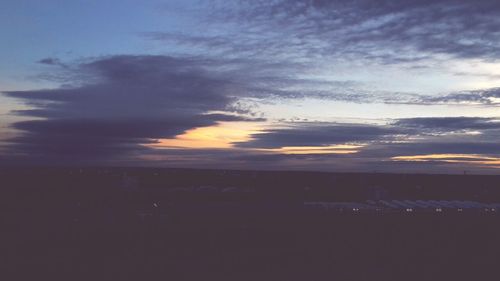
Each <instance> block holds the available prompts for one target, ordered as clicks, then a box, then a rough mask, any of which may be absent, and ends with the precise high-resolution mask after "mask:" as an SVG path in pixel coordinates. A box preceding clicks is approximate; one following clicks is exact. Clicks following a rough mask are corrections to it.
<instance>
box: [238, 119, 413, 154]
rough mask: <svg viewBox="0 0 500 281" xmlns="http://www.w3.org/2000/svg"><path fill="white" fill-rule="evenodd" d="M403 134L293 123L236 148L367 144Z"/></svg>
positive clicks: (376, 128)
mask: <svg viewBox="0 0 500 281" xmlns="http://www.w3.org/2000/svg"><path fill="white" fill-rule="evenodd" d="M402 133H404V132H403V130H400V129H399V128H392V127H388V126H377V125H363V124H336V123H313V122H309V123H295V124H292V125H290V126H287V127H285V128H277V129H270V130H267V131H265V132H260V133H257V134H254V135H252V139H251V140H250V141H248V142H243V143H237V144H236V145H237V146H238V147H252V148H279V147H285V146H326V145H334V144H344V143H356V142H371V141H375V140H382V139H384V138H387V137H390V138H392V137H393V136H395V135H398V134H402Z"/></svg>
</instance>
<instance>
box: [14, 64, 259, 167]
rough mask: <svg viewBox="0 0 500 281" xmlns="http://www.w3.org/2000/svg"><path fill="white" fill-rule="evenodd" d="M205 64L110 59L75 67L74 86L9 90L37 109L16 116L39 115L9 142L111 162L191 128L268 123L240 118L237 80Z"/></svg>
mask: <svg viewBox="0 0 500 281" xmlns="http://www.w3.org/2000/svg"><path fill="white" fill-rule="evenodd" d="M206 63H207V62H205V61H196V60H194V59H181V58H172V57H166V56H113V57H105V58H99V59H96V60H93V61H90V62H85V63H81V64H78V65H76V66H72V69H71V72H70V73H69V75H70V77H76V78H75V79H74V80H71V82H72V83H73V85H69V86H66V87H63V88H58V89H48V90H34V91H16V92H7V93H6V95H8V96H10V97H14V98H18V99H21V100H23V101H25V102H27V103H28V104H30V105H32V106H33V107H34V108H33V109H29V110H19V111H17V112H16V113H17V114H18V115H22V116H29V117H36V118H37V119H34V120H29V121H19V122H16V123H14V124H13V125H12V126H13V127H14V128H15V129H18V130H21V131H23V132H24V134H21V135H19V136H18V137H16V138H14V139H11V140H9V141H10V143H11V146H10V147H9V148H10V151H11V152H13V153H21V154H30V155H31V156H33V157H35V156H39V157H42V158H43V157H47V158H49V159H54V160H60V159H61V158H67V159H71V160H74V161H78V160H81V159H87V158H88V159H94V160H97V159H101V158H104V159H107V160H112V159H113V157H118V156H119V157H120V158H123V157H125V156H127V155H128V154H133V153H136V152H140V151H142V150H145V149H146V148H145V147H144V146H142V144H147V143H151V142H154V139H159V138H172V137H175V136H176V135H179V134H182V133H183V132H185V131H186V130H189V129H192V128H197V127H203V126H210V125H214V124H216V123H217V122H219V121H262V120H263V119H262V118H254V117H246V116H242V115H239V114H238V113H239V111H238V110H237V109H236V108H234V106H233V103H234V102H235V101H236V100H237V99H236V96H237V94H238V89H240V86H238V83H237V82H234V80H237V79H236V78H234V77H227V76H226V77H224V76H220V75H218V73H217V72H215V71H214V72H210V71H208V69H207V68H206V65H207V64H206ZM241 91H243V89H242V90H241ZM213 112H218V113H213Z"/></svg>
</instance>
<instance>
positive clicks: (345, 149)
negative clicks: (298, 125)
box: [259, 144, 363, 154]
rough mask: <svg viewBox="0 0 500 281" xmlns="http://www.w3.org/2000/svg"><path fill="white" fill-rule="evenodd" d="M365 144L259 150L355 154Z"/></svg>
mask: <svg viewBox="0 0 500 281" xmlns="http://www.w3.org/2000/svg"><path fill="white" fill-rule="evenodd" d="M362 147H363V145H347V144H340V145H329V146H285V147H281V148H272V149H259V151H267V152H276V153H281V154H353V153H357V152H358V151H359V148H362Z"/></svg>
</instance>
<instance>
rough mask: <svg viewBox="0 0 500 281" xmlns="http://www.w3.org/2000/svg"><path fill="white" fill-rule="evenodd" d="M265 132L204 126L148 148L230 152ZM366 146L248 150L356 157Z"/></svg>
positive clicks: (234, 125) (241, 125) (235, 125)
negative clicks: (227, 150)
mask: <svg viewBox="0 0 500 281" xmlns="http://www.w3.org/2000/svg"><path fill="white" fill-rule="evenodd" d="M262 132H265V130H263V129H262V123H252V122H220V123H218V124H217V125H214V126H211V127H200V128H195V129H192V130H188V131H186V132H185V133H184V134H182V135H179V136H177V137H176V138H173V139H160V140H158V142H157V143H155V144H151V145H148V146H149V147H153V148H160V149H172V148H190V149H204V148H212V149H213V148H215V149H230V148H234V143H236V142H246V141H250V140H251V139H252V135H254V134H258V133H262ZM363 146H364V145H347V144H340V145H329V146H285V147H281V148H269V149H264V148H263V149H256V148H244V150H254V151H260V152H270V153H277V154H352V153H357V152H358V151H359V149H360V148H362V147H363Z"/></svg>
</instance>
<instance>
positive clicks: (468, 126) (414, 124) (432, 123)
mask: <svg viewBox="0 0 500 281" xmlns="http://www.w3.org/2000/svg"><path fill="white" fill-rule="evenodd" d="M393 125H395V126H401V127H406V128H415V129H421V130H438V131H455V130H494V129H496V130H500V119H498V118H480V117H420V118H405V119H399V120H397V121H396V122H394V123H393Z"/></svg>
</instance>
